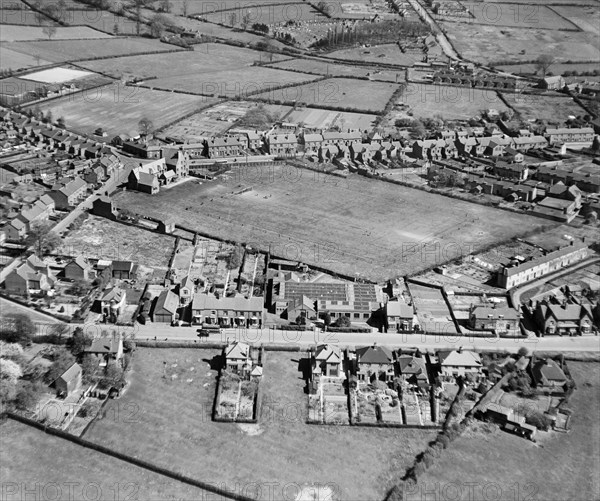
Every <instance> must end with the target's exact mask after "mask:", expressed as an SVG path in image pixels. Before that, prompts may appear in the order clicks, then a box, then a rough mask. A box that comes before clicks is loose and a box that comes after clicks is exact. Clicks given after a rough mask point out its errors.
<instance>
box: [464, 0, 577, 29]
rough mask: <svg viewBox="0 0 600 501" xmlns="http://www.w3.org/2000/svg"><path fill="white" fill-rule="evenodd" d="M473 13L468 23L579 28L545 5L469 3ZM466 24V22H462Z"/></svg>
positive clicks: (470, 10)
mask: <svg viewBox="0 0 600 501" xmlns="http://www.w3.org/2000/svg"><path fill="white" fill-rule="evenodd" d="M468 8H469V12H470V13H471V14H472V15H473V17H472V18H469V20H468V21H466V23H467V24H473V23H474V24H490V25H495V26H510V27H512V28H536V29H547V30H575V31H577V30H578V29H579V28H578V27H577V25H575V24H573V23H572V22H570V21H568V20H566V19H564V18H562V17H561V16H560V15H559V14H557V13H556V12H554V11H553V10H552V9H551V8H549V7H547V6H544V5H539V4H538V5H525V4H523V5H513V4H512V3H511V2H508V3H505V4H503V3H494V4H493V5H488V4H487V3H468ZM461 24H464V23H461Z"/></svg>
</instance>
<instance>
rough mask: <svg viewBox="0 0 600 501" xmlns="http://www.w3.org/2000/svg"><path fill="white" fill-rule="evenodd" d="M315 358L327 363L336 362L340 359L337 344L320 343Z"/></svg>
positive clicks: (340, 355) (340, 354)
mask: <svg viewBox="0 0 600 501" xmlns="http://www.w3.org/2000/svg"><path fill="white" fill-rule="evenodd" d="M315 359H316V360H318V361H321V362H325V363H328V364H337V363H339V362H341V360H342V353H341V350H340V348H339V346H332V345H329V344H321V345H319V346H317V351H316V353H315Z"/></svg>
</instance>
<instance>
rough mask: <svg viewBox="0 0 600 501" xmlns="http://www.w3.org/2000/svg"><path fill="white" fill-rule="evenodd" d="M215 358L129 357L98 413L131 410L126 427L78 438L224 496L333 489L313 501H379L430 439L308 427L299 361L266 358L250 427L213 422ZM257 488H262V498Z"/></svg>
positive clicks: (99, 426) (195, 353)
mask: <svg viewBox="0 0 600 501" xmlns="http://www.w3.org/2000/svg"><path fill="white" fill-rule="evenodd" d="M219 354H220V350H198V349H148V348H146V349H144V348H142V349H138V351H137V352H136V354H135V357H134V362H133V364H134V372H133V381H132V384H131V387H130V388H129V389H128V390H127V393H126V394H125V395H124V397H123V398H121V399H120V400H118V401H116V400H115V401H111V402H110V403H109V404H108V406H107V411H108V412H107V415H109V416H110V415H111V414H112V412H110V410H111V409H113V408H117V407H119V408H121V409H123V408H129V407H131V408H133V409H136V410H137V412H135V415H134V416H132V419H130V420H127V421H126V422H122V421H123V420H121V422H116V421H115V420H112V419H104V420H101V421H98V422H96V423H95V424H94V426H93V428H92V429H91V430H90V432H88V435H87V438H88V439H89V440H92V441H97V442H99V443H102V444H103V445H107V446H110V447H114V448H116V449H118V450H121V451H125V452H127V453H129V454H134V455H136V456H137V457H140V458H144V459H147V460H150V461H153V462H157V463H159V464H161V465H164V466H167V467H168V468H170V469H173V470H176V471H178V472H182V473H184V474H186V475H189V476H191V477H193V478H196V479H200V480H210V481H212V482H218V483H223V485H224V486H227V487H229V488H230V489H231V488H232V486H234V485H236V484H237V485H239V486H245V485H248V482H257V483H258V484H259V485H263V491H262V496H260V497H257V499H263V500H265V499H273V500H283V499H289V500H290V501H292V500H296V499H300V498H298V497H296V495H297V493H298V489H299V488H302V487H303V486H305V485H307V484H312V483H318V484H320V485H324V484H327V485H329V486H330V487H331V488H332V490H333V491H334V496H333V497H327V498H322V497H321V498H319V499H321V500H323V499H331V500H335V501H341V500H347V501H356V500H358V499H361V500H362V499H365V500H366V499H374V500H375V499H383V498H384V497H385V494H386V492H387V490H388V489H389V488H390V487H391V484H392V483H393V482H395V481H397V480H398V479H399V478H400V476H401V472H402V471H403V469H404V468H406V466H407V465H408V464H409V463H410V461H411V458H413V457H414V456H415V455H416V454H418V453H419V452H420V451H421V450H423V449H424V448H425V447H426V444H427V441H428V440H431V439H432V438H433V436H434V432H431V431H427V430H402V432H401V433H399V431H398V430H390V429H377V428H349V427H324V426H314V425H307V424H306V423H305V420H306V394H305V393H304V381H303V380H302V373H301V372H299V371H298V359H299V358H300V357H299V356H301V354H300V353H285V352H269V353H268V354H267V355H266V361H265V363H264V376H263V379H262V381H261V383H260V384H261V386H262V407H261V414H260V418H259V423H258V425H236V424H233V423H232V424H229V423H216V422H213V421H211V419H210V415H211V409H212V404H213V399H214V391H215V384H216V381H215V379H216V375H217V372H216V370H215V366H214V363H211V362H212V361H213V360H214V357H216V356H218V355H219ZM173 376H175V377H173ZM124 406H126V407H124ZM334 451H335V452H334ZM234 459H235V460H234ZM357 465H359V466H357ZM264 482H270V483H271V491H270V492H271V496H270V497H269V496H267V494H266V487H265V485H266V484H263V483H264ZM286 485H287V486H289V487H288V488H287V489H286V490H285V491H284V486H286ZM296 486H298V487H296ZM238 492H239V490H238ZM284 492H285V493H284ZM186 499H192V498H186ZM195 499H199V498H195ZM203 499H204V498H203ZM206 499H209V498H206ZM215 499H216V498H215ZM302 499H315V498H302Z"/></svg>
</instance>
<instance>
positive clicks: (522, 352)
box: [517, 346, 529, 357]
mask: <svg viewBox="0 0 600 501" xmlns="http://www.w3.org/2000/svg"><path fill="white" fill-rule="evenodd" d="M517 355H519V357H526V356H527V355H529V350H528V349H527V348H525V346H522V347H521V348H519V351H517Z"/></svg>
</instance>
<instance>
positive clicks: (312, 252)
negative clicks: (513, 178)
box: [117, 166, 548, 281]
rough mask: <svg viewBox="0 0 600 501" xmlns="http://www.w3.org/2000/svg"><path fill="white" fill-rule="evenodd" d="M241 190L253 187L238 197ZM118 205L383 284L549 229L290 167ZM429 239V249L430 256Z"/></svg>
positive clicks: (123, 199)
mask: <svg viewBox="0 0 600 501" xmlns="http://www.w3.org/2000/svg"><path fill="white" fill-rule="evenodd" d="M239 185H242V186H252V187H253V191H250V192H248V193H245V194H242V195H231V193H232V191H234V189H237V188H236V187H238V186H239ZM117 203H118V205H119V206H121V207H127V208H129V209H131V210H134V211H136V212H141V213H143V214H148V215H152V216H164V215H166V214H169V215H172V216H173V217H175V218H176V219H178V220H179V222H180V223H182V224H184V225H186V226H189V227H191V228H194V229H198V230H201V231H205V232H207V233H209V234H212V235H213V236H217V237H220V238H232V239H236V240H238V241H242V242H249V243H251V244H252V246H253V247H254V246H256V247H257V248H261V249H264V250H266V249H268V248H269V244H271V249H272V252H273V254H274V255H278V256H280V257H284V258H287V259H292V260H298V261H305V262H307V263H309V264H315V265H319V266H322V267H325V268H328V269H331V270H333V271H336V272H338V273H345V274H347V275H351V276H354V275H358V274H360V277H363V278H368V279H372V280H378V281H381V280H385V279H387V278H390V277H392V276H404V275H406V274H409V273H414V272H417V271H420V270H422V269H424V268H427V267H430V266H433V265H434V264H437V263H440V262H442V261H447V260H450V259H453V258H455V257H457V255H459V254H460V253H461V252H463V253H465V254H466V253H469V252H472V251H475V250H477V249H479V248H481V247H483V246H487V245H491V244H492V243H493V242H499V241H502V240H505V239H507V238H510V237H513V236H515V235H517V234H522V233H524V232H527V231H531V230H533V229H536V228H540V227H542V226H543V225H547V224H548V222H547V221H545V220H541V219H537V218H534V217H530V216H525V215H520V214H513V213H509V212H500V211H498V210H496V209H492V208H490V207H485V206H480V205H475V204H471V203H468V202H463V201H460V200H456V199H452V198H448V197H443V196H440V195H435V194H428V193H425V192H422V191H418V190H413V189H410V188H405V187H402V186H395V185H392V184H389V183H385V182H381V181H377V180H368V179H365V178H362V177H359V176H351V177H349V178H348V179H339V178H335V177H332V176H324V175H317V174H316V173H313V172H310V171H306V170H302V169H295V168H292V167H289V166H288V167H286V168H283V167H277V168H274V169H273V170H272V171H271V170H270V169H269V170H264V171H258V170H252V171H251V172H241V171H239V170H234V171H232V172H231V173H230V175H229V179H228V180H227V181H226V182H217V181H215V182H209V183H205V184H204V185H202V186H201V187H198V186H197V185H195V184H194V185H191V184H184V185H181V186H176V187H174V188H172V189H171V190H169V191H166V192H161V193H159V194H157V195H154V196H150V195H144V194H141V193H135V192H126V193H125V192H124V193H120V194H119V195H118V196H117ZM257 235H260V237H257ZM436 242H437V244H436ZM425 243H428V244H430V245H431V247H428V248H427V251H425V250H424V249H423V247H422V245H423V244H425ZM434 245H436V246H435V247H434ZM435 249H437V250H435Z"/></svg>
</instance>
